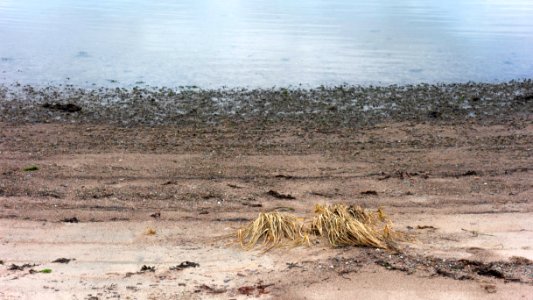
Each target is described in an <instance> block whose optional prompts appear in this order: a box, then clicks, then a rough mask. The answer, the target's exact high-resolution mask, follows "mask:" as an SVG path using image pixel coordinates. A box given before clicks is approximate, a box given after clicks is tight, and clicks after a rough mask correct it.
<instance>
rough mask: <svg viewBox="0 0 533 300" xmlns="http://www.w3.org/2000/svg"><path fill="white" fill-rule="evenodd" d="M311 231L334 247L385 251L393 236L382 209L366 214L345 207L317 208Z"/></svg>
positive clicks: (323, 206) (350, 207)
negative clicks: (356, 247) (381, 249)
mask: <svg viewBox="0 0 533 300" xmlns="http://www.w3.org/2000/svg"><path fill="white" fill-rule="evenodd" d="M311 230H312V232H313V233H315V234H316V235H318V236H322V237H325V238H327V240H328V241H329V243H330V244H331V245H332V246H333V247H340V246H367V247H376V248H388V242H389V241H391V240H392V238H393V234H394V232H393V231H392V223H391V222H390V221H389V220H388V219H387V217H386V216H385V214H384V213H383V211H382V210H381V209H378V210H377V211H376V212H369V211H367V210H365V209H363V208H361V207H359V206H347V205H344V204H335V205H318V204H317V205H316V206H315V217H314V218H313V221H312V225H311Z"/></svg>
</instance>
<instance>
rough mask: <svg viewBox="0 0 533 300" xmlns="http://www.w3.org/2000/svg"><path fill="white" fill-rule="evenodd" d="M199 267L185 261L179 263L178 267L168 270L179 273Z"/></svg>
mask: <svg viewBox="0 0 533 300" xmlns="http://www.w3.org/2000/svg"><path fill="white" fill-rule="evenodd" d="M199 266H200V264H199V263H195V262H193V261H187V260H186V261H184V262H182V263H180V264H179V265H176V266H173V267H170V268H169V269H170V270H171V271H181V270H183V269H187V268H198V267H199Z"/></svg>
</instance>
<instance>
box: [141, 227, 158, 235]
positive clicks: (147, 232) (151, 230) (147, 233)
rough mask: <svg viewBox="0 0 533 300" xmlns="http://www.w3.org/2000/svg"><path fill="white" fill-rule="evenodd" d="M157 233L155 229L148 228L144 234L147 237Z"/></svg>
mask: <svg viewBox="0 0 533 300" xmlns="http://www.w3.org/2000/svg"><path fill="white" fill-rule="evenodd" d="M156 233H157V232H156V231H155V229H154V228H146V230H145V232H144V234H146V235H155V234H156Z"/></svg>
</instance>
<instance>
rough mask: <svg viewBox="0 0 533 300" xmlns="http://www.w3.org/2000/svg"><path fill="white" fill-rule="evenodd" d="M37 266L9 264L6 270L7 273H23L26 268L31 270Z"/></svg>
mask: <svg viewBox="0 0 533 300" xmlns="http://www.w3.org/2000/svg"><path fill="white" fill-rule="evenodd" d="M35 266H37V264H33V265H30V264H23V265H20V266H19V265H16V264H11V266H9V268H7V269H8V270H9V271H24V269H26V268H33V267H35Z"/></svg>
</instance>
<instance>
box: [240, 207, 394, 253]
mask: <svg viewBox="0 0 533 300" xmlns="http://www.w3.org/2000/svg"><path fill="white" fill-rule="evenodd" d="M311 238H313V239H317V238H325V239H327V241H328V242H329V244H330V245H331V246H333V247H341V246H366V247H376V248H384V249H390V248H393V243H394V241H395V240H400V239H403V235H401V234H400V233H398V232H395V231H393V229H392V222H391V221H390V220H389V219H388V217H387V216H386V215H385V213H384V212H383V210H382V209H381V208H379V209H377V210H376V211H375V212H370V211H367V210H365V209H363V208H361V207H359V206H349V205H344V204H335V205H316V206H315V215H314V217H313V218H312V219H311V220H310V221H306V220H305V219H304V218H298V217H296V216H294V215H291V214H285V213H280V212H277V211H271V212H267V213H265V212H261V213H260V214H259V216H258V217H257V218H256V219H255V220H254V221H252V222H251V223H249V224H248V225H246V226H245V227H243V228H241V229H239V230H238V231H237V241H238V242H239V243H240V244H241V246H242V247H243V248H244V249H252V248H253V247H255V246H256V245H258V244H261V247H262V248H263V249H264V250H265V251H268V250H270V249H271V248H273V247H276V246H281V245H290V244H292V245H295V246H296V245H305V244H307V245H310V244H311V242H310V239H311Z"/></svg>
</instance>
